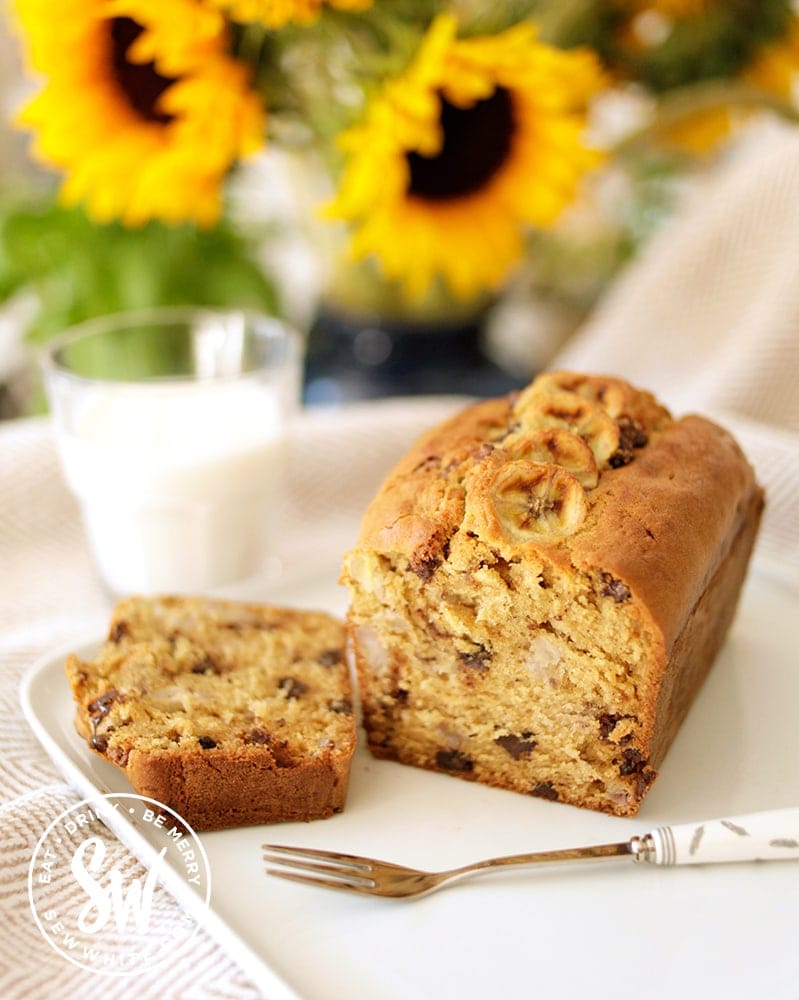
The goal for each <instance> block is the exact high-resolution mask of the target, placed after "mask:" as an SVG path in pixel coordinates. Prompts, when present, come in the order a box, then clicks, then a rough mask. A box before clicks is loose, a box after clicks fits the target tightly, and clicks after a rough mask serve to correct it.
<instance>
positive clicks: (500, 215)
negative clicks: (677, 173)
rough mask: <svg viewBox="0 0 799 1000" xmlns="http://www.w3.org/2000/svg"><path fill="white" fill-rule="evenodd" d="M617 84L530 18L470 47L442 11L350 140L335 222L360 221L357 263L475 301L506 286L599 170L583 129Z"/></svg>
mask: <svg viewBox="0 0 799 1000" xmlns="http://www.w3.org/2000/svg"><path fill="white" fill-rule="evenodd" d="M603 82H604V80H603V76H602V73H601V71H600V69H599V66H598V63H597V61H596V59H595V58H594V57H593V56H592V55H590V54H587V53H585V52H582V51H571V52H566V51H562V50H558V49H554V48H551V47H549V46H546V45H544V44H543V43H541V42H539V41H538V39H537V36H536V32H535V29H534V27H533V26H532V25H531V24H529V23H526V22H525V23H522V24H519V25H517V26H515V27H514V28H511V29H510V30H508V31H505V32H502V33H500V34H497V35H492V36H484V37H477V38H469V39H458V37H457V24H456V21H455V19H454V18H453V17H452V16H451V15H448V14H446V15H441V16H439V17H438V18H436V20H435V21H434V22H433V24H432V26H431V28H430V29H429V32H428V34H427V36H426V38H425V39H424V41H423V42H422V44H421V46H420V48H419V50H418V52H417V55H416V58H415V59H414V61H413V63H412V64H411V66H409V67H408V69H407V70H406V72H404V73H403V74H401V75H400V76H398V77H395V78H394V79H392V80H389V81H387V83H386V84H385V85H384V87H383V88H382V90H381V91H380V92H379V93H378V94H377V95H376V96H375V97H374V98H373V100H372V101H371V102H370V104H369V106H368V107H367V109H366V111H365V113H364V116H363V119H362V121H361V122H360V123H359V124H358V125H357V126H356V127H355V128H352V129H350V130H349V131H348V132H346V133H344V135H343V136H342V137H341V142H340V145H341V149H342V151H343V152H344V155H345V167H344V170H343V174H342V177H341V181H340V184H339V187H338V191H337V193H336V196H335V198H334V199H333V201H332V203H331V204H330V205H329V206H328V208H327V212H328V215H329V216H331V217H334V218H338V219H343V220H345V221H348V222H349V223H350V224H351V227H352V242H351V247H352V252H353V254H354V255H355V256H356V257H363V256H369V255H372V256H374V257H376V258H377V260H378V262H379V264H380V266H381V267H382V270H383V272H384V274H385V275H386V276H387V277H389V278H393V279H396V280H398V281H401V282H402V283H403V284H404V286H405V289H406V291H407V292H408V294H409V295H411V296H422V295H424V294H425V292H426V291H427V290H428V288H429V287H430V285H431V284H432V283H433V282H434V281H435V280H436V279H439V278H440V279H443V280H444V281H445V282H446V283H447V284H448V285H449V287H450V289H451V291H452V292H453V293H454V294H455V295H457V296H459V297H462V298H469V297H472V296H474V295H476V294H478V293H482V292H484V291H485V290H489V289H493V288H496V287H498V286H499V285H500V284H501V283H502V282H503V281H504V280H505V279H506V278H507V276H508V274H509V272H510V271H511V269H512V268H513V267H514V266H515V264H516V263H517V262H518V261H519V260H520V258H521V256H522V253H523V238H524V232H525V227H526V226H528V225H537V226H544V225H550V224H552V223H553V222H554V221H555V220H556V219H557V217H558V216H559V214H560V213H561V212H562V210H563V208H564V207H565V206H566V205H567V204H568V203H569V202H570V201H571V200H572V199H573V198H574V196H575V194H576V190H577V186H578V184H579V182H580V179H581V177H582V175H583V174H584V173H585V171H586V170H589V169H591V168H592V167H593V166H595V165H596V164H597V162H598V161H599V154H598V153H596V152H595V151H593V150H590V149H588V147H587V146H586V145H585V143H584V140H583V132H584V130H585V124H586V109H587V103H588V101H589V100H590V98H591V96H592V95H593V94H594V93H596V92H597V91H598V90H599V89H600V87H601V86H602V85H603ZM481 128H482V129H484V130H485V129H488V130H489V131H490V135H489V134H488V132H483V133H480V132H479V130H480V129H481ZM481 135H484V136H485V138H482V139H481ZM458 142H461V143H462V146H461V147H459V146H458Z"/></svg>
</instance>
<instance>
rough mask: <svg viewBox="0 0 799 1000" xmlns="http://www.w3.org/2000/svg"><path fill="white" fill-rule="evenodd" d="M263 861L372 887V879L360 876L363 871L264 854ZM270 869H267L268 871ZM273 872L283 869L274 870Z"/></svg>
mask: <svg viewBox="0 0 799 1000" xmlns="http://www.w3.org/2000/svg"><path fill="white" fill-rule="evenodd" d="M264 861H266V862H267V864H269V863H270V862H271V863H273V864H278V865H284V866H286V867H287V868H289V869H293V870H296V871H299V872H313V873H318V874H319V875H326V876H328V877H329V878H339V879H345V880H347V881H351V882H353V883H356V882H357V883H358V884H360V885H366V886H373V885H374V884H375V883H374V879H371V878H368V876H367V875H366V874H362V872H363V871H364V869H356V870H353V869H351V868H345V867H343V866H341V867H338V866H334V865H320V864H318V863H317V862H315V861H304V860H302V859H301V858H297V859H295V858H275V857H270V855H269V854H266V853H265V854H264ZM269 870H270V869H267V871H269ZM274 870H275V871H277V870H280V871H282V870H283V869H282V868H281V869H274Z"/></svg>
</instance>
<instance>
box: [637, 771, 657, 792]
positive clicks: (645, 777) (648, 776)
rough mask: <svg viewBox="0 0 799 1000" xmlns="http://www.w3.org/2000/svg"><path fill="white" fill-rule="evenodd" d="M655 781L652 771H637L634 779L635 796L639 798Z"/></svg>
mask: <svg viewBox="0 0 799 1000" xmlns="http://www.w3.org/2000/svg"><path fill="white" fill-rule="evenodd" d="M654 780H655V772H654V771H639V773H638V777H637V778H636V779H635V794H636V795H637V796H638V797H639V798H640V797H641V796H642V795H643V794H644V792H645V791H646V790H647V788H649V786H650V785H651V784H652V782H653V781H654Z"/></svg>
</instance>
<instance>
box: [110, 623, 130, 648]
mask: <svg viewBox="0 0 799 1000" xmlns="http://www.w3.org/2000/svg"><path fill="white" fill-rule="evenodd" d="M126 635H130V625H128V623H127V622H126V621H121V622H117V623H116V624H115V625H114V627H113V628H112V629H111V631H110V632H109V633H108V641H109V642H114V643H116V642H121V641H122V640H123V639H124V638H125V636H126Z"/></svg>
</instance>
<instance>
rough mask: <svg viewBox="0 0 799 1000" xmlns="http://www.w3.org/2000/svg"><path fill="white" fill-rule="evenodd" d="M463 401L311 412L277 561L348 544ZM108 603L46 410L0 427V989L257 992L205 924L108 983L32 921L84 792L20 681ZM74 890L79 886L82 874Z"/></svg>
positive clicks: (298, 446)
mask: <svg viewBox="0 0 799 1000" xmlns="http://www.w3.org/2000/svg"><path fill="white" fill-rule="evenodd" d="M458 405H460V403H459V402H458V401H455V400H445V399H442V400H421V401H418V402H386V403H377V404H369V405H363V404H361V405H353V406H352V407H346V408H344V409H342V410H341V411H339V412H336V413H333V414H331V413H326V412H318V413H308V414H306V415H304V416H303V417H302V418H301V419H300V422H299V426H298V428H297V433H296V437H295V444H294V448H293V451H292V454H293V463H292V467H291V471H290V476H289V494H290V502H289V505H288V511H287V516H286V524H285V531H284V532H283V541H282V553H281V554H282V556H283V558H284V559H285V560H286V561H287V562H289V563H291V562H296V561H297V560H302V559H306V558H314V557H316V556H317V555H318V553H319V551H320V549H322V548H324V549H327V550H331V549H335V550H336V551H338V550H340V551H341V553H343V551H344V549H345V548H346V547H347V546H348V545H349V544H350V543H351V542H352V541H353V540H354V533H355V531H356V529H357V521H358V516H359V514H360V512H361V511H362V510H363V507H364V506H365V504H366V502H367V501H368V500H369V499H370V498H371V496H372V495H373V493H374V491H375V490H376V488H377V486H378V484H379V482H380V480H381V479H382V477H383V476H384V475H385V473H386V472H387V471H388V469H389V468H390V466H391V465H393V463H394V462H395V461H396V459H397V458H398V457H399V455H400V454H402V452H403V451H404V450H405V449H406V448H407V447H408V445H409V444H410V442H411V441H412V440H413V439H414V438H415V437H416V436H417V435H418V434H419V433H421V431H422V430H424V429H426V428H427V427H429V426H431V425H432V424H434V423H436V422H437V421H439V420H440V419H442V418H443V416H444V415H445V414H447V413H449V412H451V411H452V410H453V409H454V408H455V407H456V406H458ZM108 611H109V605H108V603H107V600H106V598H105V596H104V594H103V592H102V590H101V589H100V587H99V586H98V584H97V582H96V579H95V576H94V573H93V570H92V566H91V564H90V561H89V556H88V552H87V549H86V545H85V541H84V536H83V531H82V528H81V525H80V521H79V517H78V511H77V508H76V505H75V503H74V501H73V499H72V498H71V496H70V495H69V493H68V492H67V489H66V486H65V484H64V482H63V479H62V476H61V472H60V470H59V467H58V464H57V460H56V455H55V451H54V447H53V441H52V436H51V433H50V429H49V425H48V424H47V422H46V421H44V420H41V419H37V420H20V421H12V422H9V423H6V424H0V859H2V862H1V863H2V878H0V921H2V933H1V934H0V997H2V998H3V1000H23V998H24V1000H50V998H56V997H62V996H75V997H78V996H79V997H81V998H85V1000H115V998H136V1000H139V998H153V1000H212V998H214V1000H251V998H256V997H259V996H260V993H259V991H258V990H257V989H256V987H255V986H254V985H253V983H251V982H250V981H249V980H248V978H247V977H246V976H245V975H244V973H243V972H241V970H240V969H239V968H238V967H237V966H236V965H235V964H234V963H233V962H232V961H231V960H230V958H228V957H227V955H226V954H225V953H224V952H223V951H222V949H221V948H220V947H219V946H218V945H217V944H216V943H215V942H214V941H213V940H211V939H210V938H209V937H208V936H207V935H206V934H205V933H203V932H202V931H200V933H198V934H197V936H196V937H195V938H193V940H192V941H191V944H190V945H189V947H188V948H187V949H186V950H185V951H184V952H181V953H180V955H179V957H178V958H177V960H176V961H175V962H174V963H172V964H170V965H169V966H168V967H167V968H165V969H158V970H157V971H154V972H152V973H145V974H142V975H136V976H133V977H130V978H113V977H110V976H107V975H102V974H100V973H97V972H89V971H83V970H82V969H80V968H78V967H76V966H73V965H71V964H70V963H68V962H67V961H66V960H65V959H63V958H62V957H61V956H60V955H58V954H57V953H56V952H54V951H53V950H52V949H51V948H50V946H49V945H48V944H47V943H46V942H45V940H44V938H43V937H42V936H41V935H40V933H39V931H38V929H37V927H36V925H35V923H34V921H33V917H32V915H31V911H30V907H29V903H28V893H27V878H28V867H29V865H30V861H31V857H32V855H33V851H34V848H35V845H36V843H37V841H38V839H39V837H40V836H41V835H42V834H43V833H44V831H45V830H46V829H47V827H48V825H49V824H50V822H51V821H52V820H54V819H55V818H56V817H57V816H58V815H59V814H60V813H61V812H63V811H64V810H65V809H66V808H68V807H69V806H70V805H73V804H75V803H77V802H78V801H79V800H80V799H81V798H82V796H80V795H78V794H77V793H76V792H75V791H73V790H72V789H71V788H69V787H68V786H67V785H66V784H65V783H64V782H63V780H62V779H61V778H60V776H59V774H58V772H57V771H56V769H55V767H54V766H53V764H52V763H51V762H50V760H49V758H48V757H47V756H46V754H45V753H44V751H43V750H42V749H41V747H40V746H39V744H38V743H37V741H36V739H35V737H34V736H33V733H32V732H31V730H30V728H29V726H28V724H27V722H26V720H25V718H24V717H23V715H22V713H21V710H20V701H19V684H20V680H21V678H22V675H23V673H24V672H25V670H26V669H27V668H28V667H29V666H30V664H31V663H33V662H34V661H35V660H36V658H37V657H39V656H40V655H42V654H43V653H46V652H48V651H49V650H51V649H52V648H54V647H56V646H63V645H65V644H68V643H69V642H71V641H73V640H76V639H78V638H84V639H85V637H86V636H87V635H92V634H101V633H102V630H103V627H104V625H105V623H106V622H107V617H108ZM109 836H110V835H109ZM111 848H113V843H109V849H111ZM213 874H214V873H213V872H211V876H212V879H213ZM75 891H76V892H79V893H82V890H80V889H79V887H78V885H77V883H76V884H75ZM83 898H85V897H83ZM166 904H167V905H164V901H163V900H162V901H161V905H159V907H158V909H157V913H156V914H155V919H157V920H159V921H165V922H166V923H167V924H168V923H169V921H171V920H175V919H177V916H178V911H177V909H176V904H175V903H174V901H173V900H172V899H171V898H169V897H167V899H166ZM156 929H158V928H156Z"/></svg>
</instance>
